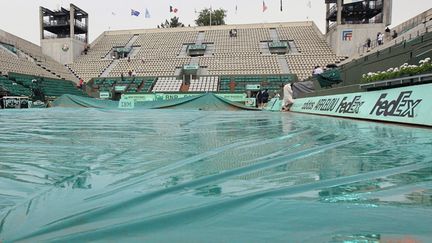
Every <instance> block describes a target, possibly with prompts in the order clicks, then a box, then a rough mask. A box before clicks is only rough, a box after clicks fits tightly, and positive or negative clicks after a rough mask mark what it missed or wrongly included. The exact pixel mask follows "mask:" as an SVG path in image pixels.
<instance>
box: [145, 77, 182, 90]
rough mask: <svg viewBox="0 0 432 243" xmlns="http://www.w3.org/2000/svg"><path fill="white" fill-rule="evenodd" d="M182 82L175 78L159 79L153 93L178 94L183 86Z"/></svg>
mask: <svg viewBox="0 0 432 243" xmlns="http://www.w3.org/2000/svg"><path fill="white" fill-rule="evenodd" d="M182 82H183V81H182V80H179V79H176V78H175V77H161V78H158V79H157V81H156V84H155V85H154V87H153V90H152V91H153V92H178V91H179V90H180V87H181V85H182Z"/></svg>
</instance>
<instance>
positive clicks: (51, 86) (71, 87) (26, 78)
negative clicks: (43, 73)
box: [9, 73, 86, 99]
mask: <svg viewBox="0 0 432 243" xmlns="http://www.w3.org/2000/svg"><path fill="white" fill-rule="evenodd" d="M9 79H10V80H13V81H14V82H16V83H17V84H19V85H21V86H23V87H25V88H26V89H28V90H30V89H31V87H32V80H37V81H38V83H39V84H40V87H41V89H42V91H43V93H44V95H45V96H47V97H48V98H50V99H51V98H56V97H59V96H61V95H63V94H73V95H79V96H86V94H85V93H83V92H82V91H81V90H79V89H77V88H76V85H75V83H73V82H72V81H68V80H63V79H55V78H47V77H40V76H33V75H27V74H19V73H9ZM30 94H31V93H30Z"/></svg>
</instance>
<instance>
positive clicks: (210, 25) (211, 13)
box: [210, 6, 212, 26]
mask: <svg viewBox="0 0 432 243" xmlns="http://www.w3.org/2000/svg"><path fill="white" fill-rule="evenodd" d="M211 14H212V7H211V6H210V26H211V24H212V22H211Z"/></svg>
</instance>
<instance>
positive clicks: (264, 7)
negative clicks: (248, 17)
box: [262, 1, 267, 12]
mask: <svg viewBox="0 0 432 243" xmlns="http://www.w3.org/2000/svg"><path fill="white" fill-rule="evenodd" d="M266 10H267V5H266V4H265V2H264V1H263V6H262V11H263V12H265V11H266Z"/></svg>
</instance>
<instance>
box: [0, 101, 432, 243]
mask: <svg viewBox="0 0 432 243" xmlns="http://www.w3.org/2000/svg"><path fill="white" fill-rule="evenodd" d="M204 97H205V96H203V97H202V98H204ZM62 99H64V97H63V98H62ZM212 99H214V97H212V96H207V97H206V98H205V100H207V101H212ZM90 101H91V100H90V99H82V100H81V101H80V102H78V101H76V100H73V102H75V103H78V104H79V106H91V107H99V106H100V107H102V105H100V104H99V103H98V104H94V103H91V102H90ZM193 101H194V100H193V99H192V100H190V101H188V102H186V101H184V102H182V103H180V104H176V106H174V107H179V106H184V108H192V109H133V110H121V109H106V108H103V109H100V108H89V109H77V108H69V109H64V108H59V107H57V108H52V109H28V110H2V111H0V124H1V126H0V134H1V140H0V241H1V242H2V243H9V242H32V243H33V242H67V243H70V242H311V243H316V242H328V243H330V242H331V243H335V242H336V243H346V242H368V243H369V242H401V241H400V240H403V239H413V240H416V241H415V242H431V239H432V231H431V225H432V197H431V195H432V154H431V151H432V132H431V130H430V129H422V128H413V127H402V126H398V125H388V124H380V123H373V122H364V121H353V120H347V119H337V118H330V117H319V116H313V115H303V114H295V113H289V112H286V113H281V112H253V111H244V110H240V111H222V110H219V111H214V110H212V111H206V110H199V109H196V106H192V105H191V104H192V103H191V102H193ZM195 101H200V98H197V99H195ZM68 102H69V101H68ZM172 102H173V103H171V104H168V103H165V104H164V106H163V107H173V106H172V105H174V101H172ZM201 102H203V101H200V103H201ZM103 103H104V107H116V106H115V105H113V103H112V102H107V101H105V102H103ZM211 104H212V105H214V100H213V101H212V102H211ZM219 105H222V104H219ZM219 105H217V106H219ZM225 105H228V104H224V106H225ZM150 108H152V107H150ZM386 240H387V241H386Z"/></svg>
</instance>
